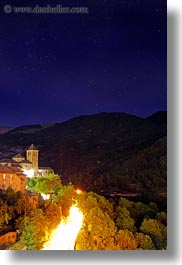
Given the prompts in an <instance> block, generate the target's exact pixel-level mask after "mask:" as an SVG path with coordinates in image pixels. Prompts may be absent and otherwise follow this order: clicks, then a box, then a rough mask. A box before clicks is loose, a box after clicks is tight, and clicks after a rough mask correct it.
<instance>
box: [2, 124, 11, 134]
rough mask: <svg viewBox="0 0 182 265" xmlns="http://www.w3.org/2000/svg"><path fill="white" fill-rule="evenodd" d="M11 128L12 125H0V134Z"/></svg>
mask: <svg viewBox="0 0 182 265" xmlns="http://www.w3.org/2000/svg"><path fill="white" fill-rule="evenodd" d="M12 129H13V127H10V126H0V134H3V133H7V132H9V131H10V130H12Z"/></svg>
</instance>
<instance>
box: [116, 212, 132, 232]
mask: <svg viewBox="0 0 182 265" xmlns="http://www.w3.org/2000/svg"><path fill="white" fill-rule="evenodd" d="M116 216H117V217H116V220H115V223H116V226H117V227H118V229H121V230H130V231H135V230H136V228H135V220H134V219H133V218H131V215H130V212H129V211H128V210H127V209H126V208H125V207H117V209H116Z"/></svg>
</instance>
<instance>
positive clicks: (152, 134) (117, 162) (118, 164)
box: [0, 113, 166, 190]
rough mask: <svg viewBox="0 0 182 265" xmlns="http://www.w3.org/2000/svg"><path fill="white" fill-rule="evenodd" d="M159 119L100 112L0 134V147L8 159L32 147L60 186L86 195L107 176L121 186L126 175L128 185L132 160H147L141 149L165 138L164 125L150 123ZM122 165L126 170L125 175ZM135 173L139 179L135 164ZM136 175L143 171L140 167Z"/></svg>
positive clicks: (23, 127) (114, 184)
mask: <svg viewBox="0 0 182 265" xmlns="http://www.w3.org/2000/svg"><path fill="white" fill-rule="evenodd" d="M158 116H161V114H159V113H158V114H154V115H152V116H151V117H153V118H151V117H148V118H146V119H144V118H140V117H136V116H133V115H129V114H125V113H100V114H96V115H87V116H79V117H76V118H73V119H71V120H68V121H66V122H63V123H56V124H52V125H50V126H42V125H29V126H21V127H18V128H15V129H14V130H12V131H10V132H8V133H6V134H4V135H0V148H1V150H2V151H3V152H4V155H7V153H8V152H9V151H10V153H11V154H12V152H15V151H16V150H17V149H20V148H21V149H22V150H25V149H26V148H27V147H28V146H29V145H30V144H32V143H34V144H35V145H37V146H38V148H39V150H40V164H41V165H42V164H44V165H45V164H46V165H48V166H52V167H53V168H54V169H55V170H56V172H58V173H61V174H62V179H63V182H65V183H66V182H68V181H70V180H71V181H72V182H73V183H74V184H79V185H81V186H82V187H83V188H87V190H89V189H90V190H91V189H96V187H97V188H98V189H99V188H100V187H101V186H102V185H99V183H98V181H97V180H99V179H100V178H101V177H102V178H109V177H110V178H113V179H115V182H116V183H112V185H113V186H116V187H117V186H119V187H121V180H122V179H123V176H124V175H125V174H128V175H129V179H131V181H133V176H134V173H133V172H132V168H133V169H134V164H133V163H134V162H133V161H135V160H137V158H135V155H136V157H137V156H138V154H140V152H145V156H146V155H147V159H149V160H150V154H149V155H148V153H147V151H143V150H146V149H147V148H150V147H151V146H152V145H153V144H154V143H155V142H156V141H158V140H159V139H160V138H162V137H165V136H166V123H162V124H158V122H154V120H158V118H156V117H158ZM8 150H9V151H8ZM152 150H153V149H152ZM149 153H150V152H149ZM133 157H134V158H133ZM133 159H134V160H133ZM156 159H159V158H156ZM126 165H127V167H128V168H130V171H128V172H127V171H126ZM153 166H154V168H155V167H156V164H155V163H154V164H153ZM147 167H148V166H147ZM136 168H137V176H138V175H139V171H140V166H139V164H138V166H137V167H136ZM151 168H152V165H150V170H152V169H151ZM141 170H142V172H143V171H144V170H143V167H142V165H141ZM130 174H132V176H130ZM142 174H143V173H142ZM143 178H145V174H143ZM164 178H165V176H164ZM141 182H142V183H143V179H142V181H141ZM94 183H95V184H94ZM163 184H164V183H163ZM163 184H162V185H163ZM142 185H143V184H142Z"/></svg>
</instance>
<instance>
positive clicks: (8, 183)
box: [0, 166, 26, 193]
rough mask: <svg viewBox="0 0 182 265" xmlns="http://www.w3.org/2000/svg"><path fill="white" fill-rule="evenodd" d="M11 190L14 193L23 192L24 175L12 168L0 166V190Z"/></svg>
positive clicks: (24, 185)
mask: <svg viewBox="0 0 182 265" xmlns="http://www.w3.org/2000/svg"><path fill="white" fill-rule="evenodd" d="M9 187H10V188H12V189H13V190H14V191H21V192H23V193H24V192H25V190H26V175H25V174H23V173H22V171H21V170H20V169H18V168H17V167H14V166H0V189H1V190H6V189H7V188H9Z"/></svg>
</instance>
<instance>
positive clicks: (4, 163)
mask: <svg viewBox="0 0 182 265" xmlns="http://www.w3.org/2000/svg"><path fill="white" fill-rule="evenodd" d="M38 162H39V150H38V149H37V148H36V146H35V145H34V144H31V145H30V146H29V147H28V149H27V150H26V157H25V156H23V155H22V154H17V155H15V156H13V157H12V158H11V159H8V158H3V159H1V160H0V190H1V191H2V193H3V192H6V190H7V189H8V188H11V189H12V190H14V191H15V192H18V191H20V192H22V193H23V194H26V195H27V198H28V200H29V203H31V204H32V206H33V207H35V208H36V207H37V205H38V199H39V194H38V193H36V192H31V191H29V190H27V188H26V187H27V182H28V180H29V179H30V178H32V177H43V176H47V175H49V174H54V170H53V169H52V168H50V167H39V166H38V164H39V163H38ZM42 196H45V195H44V194H42ZM17 237H18V233H17V232H15V231H13V232H7V233H1V231H0V249H1V247H6V246H8V245H10V244H13V243H15V242H16V241H17Z"/></svg>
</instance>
